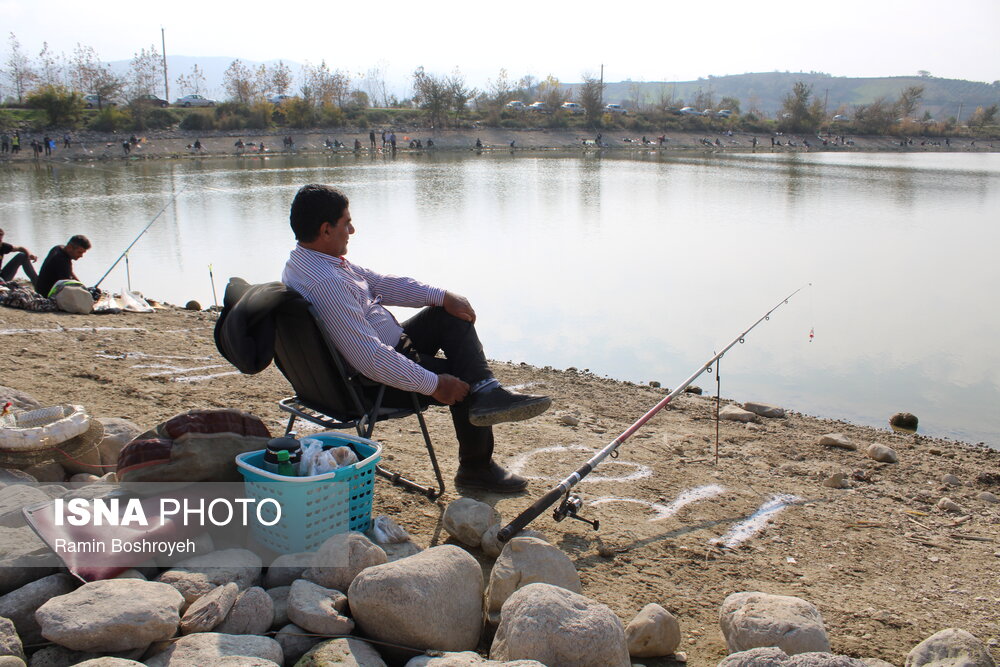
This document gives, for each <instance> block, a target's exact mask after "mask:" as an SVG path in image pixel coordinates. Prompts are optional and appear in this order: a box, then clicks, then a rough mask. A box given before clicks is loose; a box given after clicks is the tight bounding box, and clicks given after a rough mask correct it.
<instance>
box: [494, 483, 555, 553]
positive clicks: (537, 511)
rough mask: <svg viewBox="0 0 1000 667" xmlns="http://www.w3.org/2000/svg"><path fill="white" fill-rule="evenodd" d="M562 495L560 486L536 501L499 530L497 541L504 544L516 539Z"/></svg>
mask: <svg viewBox="0 0 1000 667" xmlns="http://www.w3.org/2000/svg"><path fill="white" fill-rule="evenodd" d="M562 494H563V488H562V486H561V485H560V486H557V487H555V488H553V489H552V490H551V491H549V492H548V493H546V494H545V495H544V496H542V497H541V498H539V499H538V500H536V501H535V503H534V504H533V505H532V506H531V507H529V508H528V509H526V510H524V511H523V512H521V513H520V514H518V515H517V516H516V517H514V520H513V521H511V522H510V523H508V524H507V525H506V526H504V527H503V528H501V529H500V532H498V533H497V540H499V541H500V542H501V543H505V542H507V541H509V540H510V539H511V538H513V537H516V536H517V534H518V533H520V532H521V531H522V530H524V528H525V527H526V526H527V525H528V524H529V523H531V522H532V521H534V520H535V519H537V518H538V517H539V516H541V514H542V512H544V511H545V510H547V509H548V508H550V507H552V506H553V505H555V503H556V501H557V500H559V498H560V497H561V496H562Z"/></svg>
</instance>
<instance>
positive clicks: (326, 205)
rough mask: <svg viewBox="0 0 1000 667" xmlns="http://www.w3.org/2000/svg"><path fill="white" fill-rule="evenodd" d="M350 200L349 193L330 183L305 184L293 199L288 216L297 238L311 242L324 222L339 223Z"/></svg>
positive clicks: (297, 239)
mask: <svg viewBox="0 0 1000 667" xmlns="http://www.w3.org/2000/svg"><path fill="white" fill-rule="evenodd" d="M349 203H350V202H349V201H348V200H347V195H345V194H344V193H343V192H341V191H340V190H338V189H337V188H335V187H333V186H330V185H320V184H318V183H311V184H309V185H303V186H302V187H301V188H299V191H298V192H297V193H296V194H295V199H293V200H292V210H291V213H290V214H289V216H288V218H289V220H290V221H291V224H292V231H293V232H295V240H296V241H303V242H305V243H309V242H310V241H315V240H316V237H317V236H318V235H319V228H320V226H321V225H322V224H323V223H324V222H329V223H330V224H331V225H335V224H337V221H338V220H340V216H342V215H343V214H344V209H346V208H347V206H348V204H349Z"/></svg>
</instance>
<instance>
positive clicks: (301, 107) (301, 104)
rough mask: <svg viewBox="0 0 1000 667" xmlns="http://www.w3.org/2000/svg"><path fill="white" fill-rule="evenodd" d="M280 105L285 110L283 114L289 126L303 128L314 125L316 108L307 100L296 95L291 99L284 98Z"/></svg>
mask: <svg viewBox="0 0 1000 667" xmlns="http://www.w3.org/2000/svg"><path fill="white" fill-rule="evenodd" d="M282 107H283V108H284V110H285V116H286V117H287V118H288V124H289V125H290V126H291V127H297V128H303V127H315V126H316V108H315V107H314V106H313V105H312V104H311V103H310V102H309V101H307V100H304V99H301V98H298V97H296V98H294V99H291V100H285V103H284V104H283V105H282Z"/></svg>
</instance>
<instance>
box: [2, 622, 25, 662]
mask: <svg viewBox="0 0 1000 667" xmlns="http://www.w3.org/2000/svg"><path fill="white" fill-rule="evenodd" d="M8 655H9V656H13V657H15V658H20V659H21V660H24V659H25V657H24V645H23V644H21V638H20V637H18V636H17V630H16V629H14V623H13V622H11V620H10V619H9V618H3V617H0V656H8Z"/></svg>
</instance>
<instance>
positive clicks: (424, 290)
mask: <svg viewBox="0 0 1000 667" xmlns="http://www.w3.org/2000/svg"><path fill="white" fill-rule="evenodd" d="M348 205H349V202H348V199H347V196H346V195H344V193H342V192H340V191H339V190H337V189H335V188H333V187H330V186H327V185H306V186H303V187H302V188H301V189H300V190H299V191H298V193H297V194H296V195H295V200H294V201H293V202H292V208H291V215H290V220H291V227H292V230H293V231H294V232H295V238H296V240H297V241H298V244H297V245H296V247H295V249H294V250H292V252H291V255H290V256H289V258H288V262H287V263H286V264H285V270H284V272H283V274H282V282H284V283H285V284H286V285H288V286H289V287H291V288H292V289H294V290H296V291H297V292H299V293H300V294H301V295H302V296H303V297H305V299H306V300H307V301H309V302H310V303H311V304H312V305H313V307H314V308H315V309H316V311H317V313H318V315H319V318H320V320H321V322H322V324H323V327H324V328H325V331H326V334H327V336H328V337H329V338H330V340H332V341H333V343H334V345H336V347H337V349H338V350H339V351H340V353H341V354H342V355H343V356H344V358H345V359H346V360H347V363H348V364H350V366H351V367H352V368H353V369H354V370H356V371H359V372H360V373H361V374H363V375H365V376H366V377H368V378H370V379H372V380H375V381H377V382H381V383H383V384H386V385H389V386H390V387H394V388H396V389H399V390H402V391H404V392H411V391H415V392H418V393H420V394H424V395H425V396H428V397H430V398H429V399H428V402H435V403H437V404H443V405H449V406H451V415H452V421H453V422H454V425H455V434H456V436H457V437H458V444H459V449H458V458H459V465H458V474H457V475H456V476H455V483H456V485H458V486H462V487H467V488H476V489H485V490H487V491H493V492H496V493H516V492H519V491H522V490H524V489H525V488H526V487H527V485H528V482H527V480H526V479H524V478H523V477H520V476H518V475H515V474H513V473H511V472H509V471H508V470H505V469H504V468H503V467H501V466H500V465H499V464H497V463H496V462H495V461H493V447H494V440H493V428H492V426H493V424H498V423H501V422H509V421H518V420H522V419H530V418H531V417H535V416H537V415H539V414H541V413H543V412H545V410H547V409H548V407H549V405H551V403H552V401H551V399H549V398H548V397H547V396H534V395H528V394H517V393H513V392H510V391H508V390H507V389H504V388H503V387H501V386H500V383H499V382H498V381H497V380H496V379H495V378H494V377H493V373H492V372H491V371H490V369H489V367H488V365H487V363H486V356H485V354H484V352H483V347H482V344H481V343H480V342H479V337H478V335H477V333H476V329H475V326H474V325H475V321H476V313H475V311H474V310H473V309H472V306H471V305H470V304H469V301H468V300H467V299H466V298H465V297H462V296H459V295H457V294H455V293H453V292H448V291H446V290H443V289H440V288H436V287H431V286H430V285H426V284H424V283H421V282H419V281H416V280H414V279H412V278H404V277H399V276H392V275H384V274H380V273H376V272H374V271H371V270H369V269H365V268H362V267H360V266H357V265H354V264H351V263H348V261H347V260H346V259H344V255H345V254H346V253H347V244H348V241H349V240H350V236H351V234H353V233H354V225H353V224H352V219H351V213H350V209H349V208H348ZM385 306H409V307H414V308H421V307H423V310H421V311H420V312H419V313H417V314H416V315H415V316H414V317H412V318H410V319H409V320H407V321H406V322H404V323H403V324H399V323H398V322H397V321H396V318H395V317H393V315H392V313H390V312H389V311H388V310H386V308H385ZM439 350H440V351H443V352H444V354H445V358H444V359H442V358H440V357H436V356H435V354H436V353H437V352H438V351H439ZM391 394H394V393H393V392H386V398H385V404H386V405H387V406H393V405H394V402H395V404H396V406H399V407H408V406H409V402H408V400H407V399H406V395H405V394H401V393H395V394H394V395H391Z"/></svg>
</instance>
